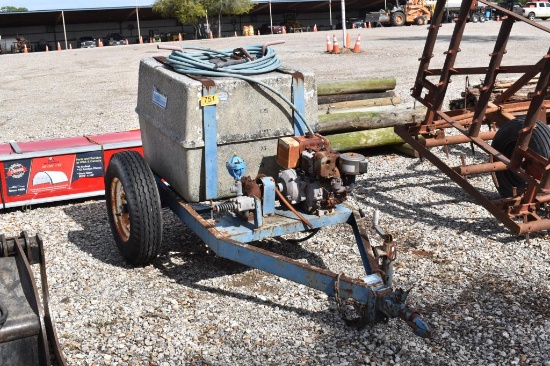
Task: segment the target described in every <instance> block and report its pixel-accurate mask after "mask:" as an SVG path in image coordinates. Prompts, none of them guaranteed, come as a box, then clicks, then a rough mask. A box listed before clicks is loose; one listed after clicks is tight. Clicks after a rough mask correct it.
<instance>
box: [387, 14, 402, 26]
mask: <svg viewBox="0 0 550 366" xmlns="http://www.w3.org/2000/svg"><path fill="white" fill-rule="evenodd" d="M390 23H391V25H393V26H394V27H401V26H402V25H405V13H403V12H402V11H396V12H395V13H392V15H391V17H390Z"/></svg>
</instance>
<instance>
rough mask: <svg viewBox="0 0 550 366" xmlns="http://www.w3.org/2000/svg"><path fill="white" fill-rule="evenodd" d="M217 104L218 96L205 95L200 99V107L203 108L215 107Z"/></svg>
mask: <svg viewBox="0 0 550 366" xmlns="http://www.w3.org/2000/svg"><path fill="white" fill-rule="evenodd" d="M219 102H220V98H219V97H218V94H212V95H205V96H203V97H201V107H205V106H207V105H216V104H218V103H219Z"/></svg>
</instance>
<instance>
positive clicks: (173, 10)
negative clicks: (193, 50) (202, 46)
mask: <svg viewBox="0 0 550 366" xmlns="http://www.w3.org/2000/svg"><path fill="white" fill-rule="evenodd" d="M153 11H155V12H157V13H160V14H161V15H162V16H163V17H166V18H169V17H172V18H176V19H177V20H178V21H179V22H180V23H182V24H186V23H187V24H192V25H193V27H194V28H195V38H196V37H197V36H198V35H200V27H199V20H200V19H201V18H202V17H204V16H205V15H206V10H205V8H204V7H203V6H202V3H201V1H198V0H156V1H155V3H154V4H153Z"/></svg>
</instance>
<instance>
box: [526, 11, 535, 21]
mask: <svg viewBox="0 0 550 366" xmlns="http://www.w3.org/2000/svg"><path fill="white" fill-rule="evenodd" d="M527 19H529V20H535V13H533V12H530V13H529V15H527Z"/></svg>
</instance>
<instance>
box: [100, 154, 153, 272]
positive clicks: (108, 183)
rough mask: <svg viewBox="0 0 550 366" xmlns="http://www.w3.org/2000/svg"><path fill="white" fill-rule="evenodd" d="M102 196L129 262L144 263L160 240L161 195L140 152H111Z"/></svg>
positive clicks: (149, 259) (110, 220)
mask: <svg viewBox="0 0 550 366" xmlns="http://www.w3.org/2000/svg"><path fill="white" fill-rule="evenodd" d="M105 196H106V197H105V198H106V203H107V213H108V215H109V223H110V224H111V231H112V233H113V236H114V239H115V242H116V244H117V246H118V248H119V249H120V252H121V254H122V256H123V257H124V258H125V259H126V261H127V262H128V263H129V264H133V265H146V264H148V263H150V262H151V261H152V260H153V259H154V258H156V256H157V254H158V251H159V248H160V244H161V241H162V216H161V205H160V197H159V193H158V190H157V185H156V182H155V178H154V177H153V173H152V172H151V169H149V166H148V165H147V163H146V162H145V160H144V159H143V158H142V157H141V155H140V154H139V153H137V152H135V151H123V152H120V153H118V154H115V155H113V157H112V158H111V161H110V163H109V167H108V168H107V172H106V174H105Z"/></svg>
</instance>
